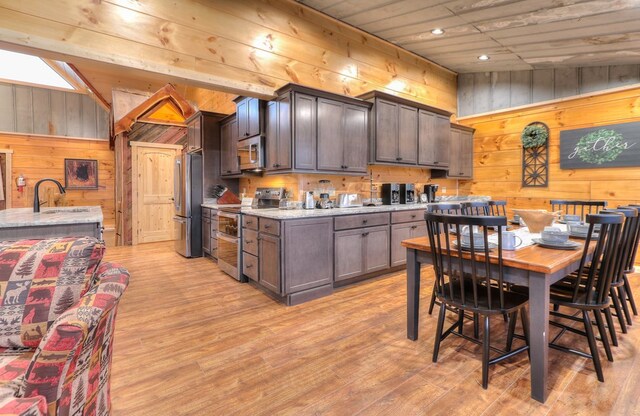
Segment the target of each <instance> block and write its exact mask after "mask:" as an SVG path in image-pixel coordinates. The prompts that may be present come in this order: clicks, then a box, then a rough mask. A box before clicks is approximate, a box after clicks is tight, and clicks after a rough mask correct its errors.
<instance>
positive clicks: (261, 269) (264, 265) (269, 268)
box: [258, 233, 282, 294]
mask: <svg viewBox="0 0 640 416" xmlns="http://www.w3.org/2000/svg"><path fill="white" fill-rule="evenodd" d="M258 275H259V278H258V283H260V284H261V285H262V286H264V287H265V288H267V289H269V290H270V291H272V292H274V293H277V294H279V293H280V292H281V288H282V284H281V280H280V238H278V237H274V236H271V235H268V234H264V233H260V240H259V243H258Z"/></svg>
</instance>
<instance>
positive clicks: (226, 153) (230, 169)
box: [220, 115, 241, 176]
mask: <svg viewBox="0 0 640 416" xmlns="http://www.w3.org/2000/svg"><path fill="white" fill-rule="evenodd" d="M237 123H238V120H237V116H236V115H230V116H229V117H227V118H225V119H224V120H222V121H221V123H220V174H221V175H222V176H238V175H240V174H241V172H240V162H239V161H238V146H237V143H238V137H237V136H236V134H235V133H236V132H237V131H238V126H237Z"/></svg>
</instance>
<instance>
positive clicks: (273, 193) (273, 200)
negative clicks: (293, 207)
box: [251, 188, 286, 209]
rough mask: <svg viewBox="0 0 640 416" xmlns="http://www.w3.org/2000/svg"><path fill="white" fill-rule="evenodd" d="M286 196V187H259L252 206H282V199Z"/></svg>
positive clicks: (261, 207) (260, 207)
mask: <svg viewBox="0 0 640 416" xmlns="http://www.w3.org/2000/svg"><path fill="white" fill-rule="evenodd" d="M285 196H286V190H285V189H284V188H258V189H256V194H255V197H254V198H253V203H252V205H251V208H257V209H263V208H276V209H278V208H279V207H280V200H281V199H284V198H285Z"/></svg>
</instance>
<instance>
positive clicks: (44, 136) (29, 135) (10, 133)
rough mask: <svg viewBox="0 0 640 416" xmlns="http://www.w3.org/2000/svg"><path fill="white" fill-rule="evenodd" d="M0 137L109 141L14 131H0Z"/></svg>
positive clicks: (106, 140)
mask: <svg viewBox="0 0 640 416" xmlns="http://www.w3.org/2000/svg"><path fill="white" fill-rule="evenodd" d="M0 136H22V137H25V138H30V139H42V140H46V139H62V140H66V139H69V140H85V141H87V140H88V141H92V142H108V141H109V139H100V138H93V137H75V136H57V135H53V134H37V133H20V132H15V131H0Z"/></svg>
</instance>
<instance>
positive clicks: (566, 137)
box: [560, 122, 640, 169]
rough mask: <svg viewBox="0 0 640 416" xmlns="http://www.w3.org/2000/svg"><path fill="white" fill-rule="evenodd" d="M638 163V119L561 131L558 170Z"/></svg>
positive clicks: (639, 123)
mask: <svg viewBox="0 0 640 416" xmlns="http://www.w3.org/2000/svg"><path fill="white" fill-rule="evenodd" d="M629 166H640V122H635V123H622V124H611V125H608V126H599V127H590V128H587V129H576V130H564V131H561V132H560V169H592V168H613V167H629Z"/></svg>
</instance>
